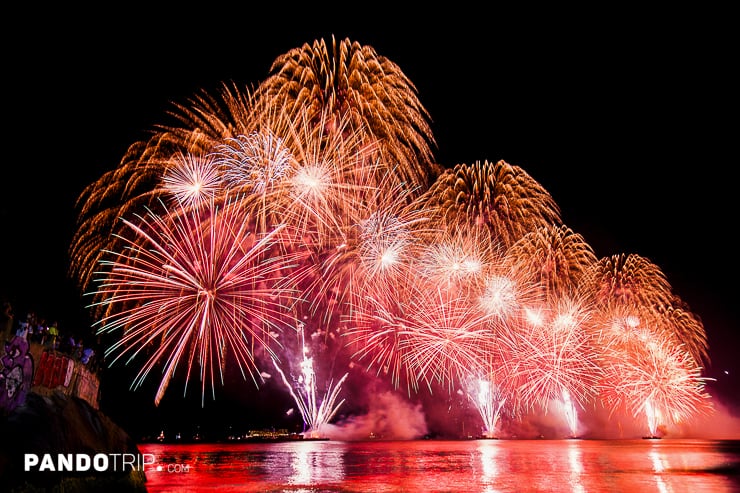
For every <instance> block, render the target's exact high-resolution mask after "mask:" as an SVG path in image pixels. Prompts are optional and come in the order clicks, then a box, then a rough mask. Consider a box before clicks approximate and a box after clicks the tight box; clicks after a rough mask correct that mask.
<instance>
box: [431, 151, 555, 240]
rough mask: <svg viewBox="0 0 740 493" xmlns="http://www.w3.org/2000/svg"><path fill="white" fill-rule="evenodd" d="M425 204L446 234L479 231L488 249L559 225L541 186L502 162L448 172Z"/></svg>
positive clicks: (438, 182)
mask: <svg viewBox="0 0 740 493" xmlns="http://www.w3.org/2000/svg"><path fill="white" fill-rule="evenodd" d="M425 200H426V203H425V207H427V208H429V209H430V210H435V211H437V213H438V214H439V215H440V220H441V221H442V224H444V225H446V227H447V228H449V229H452V230H453V231H454V230H456V229H458V228H460V227H473V228H483V229H484V230H487V231H488V233H489V235H490V240H489V241H490V242H491V243H493V244H499V245H501V246H502V247H504V248H508V247H509V246H510V245H512V244H513V243H514V242H516V241H517V240H518V239H519V238H521V237H522V236H524V235H525V234H526V233H528V232H530V231H534V230H536V229H537V228H539V227H543V226H549V225H550V224H560V222H561V221H560V209H559V208H558V206H557V204H556V203H555V201H554V200H553V198H552V196H550V194H549V193H548V192H547V191H546V190H545V189H544V188H543V187H542V185H540V184H539V183H537V181H535V180H534V179H533V178H532V177H531V176H529V175H528V174H527V173H526V172H525V171H524V170H522V169H521V168H520V167H518V166H512V165H510V164H509V163H507V162H505V161H498V162H496V163H490V162H488V161H484V162H480V161H476V162H475V163H474V164H472V165H469V164H458V165H456V166H455V167H454V168H453V169H447V170H446V171H445V172H444V173H443V174H441V175H440V176H439V177H438V178H437V180H436V181H435V182H434V183H433V184H432V186H431V187H430V188H429V190H428V191H427V192H426V194H425Z"/></svg>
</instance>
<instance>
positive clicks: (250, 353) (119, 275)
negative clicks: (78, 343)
mask: <svg viewBox="0 0 740 493" xmlns="http://www.w3.org/2000/svg"><path fill="white" fill-rule="evenodd" d="M123 222H124V224H125V225H126V226H127V227H128V230H129V232H130V233H131V234H130V236H127V237H125V238H122V239H123V241H124V242H125V244H126V245H127V248H125V249H124V250H123V251H122V252H120V253H118V254H113V253H112V252H108V257H109V259H108V260H104V261H103V262H102V265H103V267H104V272H103V273H102V277H101V278H100V280H99V286H98V288H97V291H96V292H95V293H93V294H94V295H95V296H96V297H98V298H100V299H101V300H102V301H101V302H100V304H101V305H102V307H103V308H104V311H105V313H106V316H105V317H103V318H102V319H101V320H100V321H99V322H98V325H99V328H98V333H118V332H120V333H121V336H120V339H119V340H118V341H117V342H115V343H113V344H112V345H111V346H110V347H109V348H108V349H107V351H106V354H107V355H109V356H114V358H113V359H112V361H111V364H114V363H115V362H116V361H119V360H122V359H125V360H126V361H127V362H130V361H132V360H134V359H136V358H137V357H140V356H143V357H145V358H146V359H145V361H144V363H143V365H142V366H141V369H140V370H139V372H138V374H137V376H136V378H135V379H134V382H133V384H132V385H133V386H134V387H138V386H140V385H141V384H142V383H143V381H144V379H145V378H146V377H147V375H149V373H150V371H151V370H152V369H154V368H155V367H156V366H159V365H163V366H164V369H163V377H162V380H161V382H160V385H159V389H158V390H157V394H156V397H155V403H157V404H158V403H159V402H160V400H161V399H162V396H163V395H164V393H165V390H166V389H167V386H168V385H169V382H170V380H171V379H172V378H173V376H174V375H175V372H176V370H177V369H178V366H179V365H180V364H184V365H185V372H186V374H185V389H186V390H187V383H188V381H189V380H190V378H191V375H192V374H193V367H194V366H195V365H196V364H197V365H198V366H199V377H200V380H201V392H202V396H203V397H204V395H205V386H206V383H207V382H208V383H210V386H211V388H212V389H213V388H214V384H215V381H216V379H217V376H218V379H219V380H221V383H223V367H224V361H225V358H226V357H227V356H228V355H230V356H232V357H233V359H234V360H235V361H236V362H237V364H238V366H239V369H240V371H241V372H242V374H243V375H246V373H248V374H249V375H250V376H251V377H252V379H253V380H254V381H255V383H256V380H255V375H257V374H258V372H257V371H256V370H257V368H256V362H255V349H263V350H265V351H266V352H268V353H269V354H272V350H271V345H273V344H275V338H274V335H273V334H274V333H275V332H279V331H281V330H282V329H283V327H284V320H285V319H286V318H287V317H286V313H287V312H288V309H289V307H290V304H291V303H292V302H293V298H294V295H295V292H294V291H293V290H292V289H291V287H290V285H291V284H290V282H289V279H290V271H291V268H292V265H293V263H294V261H295V259H294V258H293V257H292V256H287V255H281V254H280V253H279V252H278V249H276V248H275V245H276V243H279V242H280V239H279V236H280V235H281V233H282V228H280V227H279V228H276V229H274V230H273V231H271V232H270V233H268V234H264V235H255V234H254V233H253V232H252V231H250V230H248V229H247V225H248V224H249V221H248V220H247V218H246V217H244V213H243V210H242V209H241V208H239V207H236V206H234V204H231V203H227V204H224V205H222V206H216V205H214V204H213V203H211V205H210V207H208V208H205V209H201V210H200V211H198V210H191V211H190V212H184V211H181V210H177V211H174V212H169V211H167V210H166V209H165V211H164V213H163V214H157V213H155V212H154V211H152V210H149V212H148V213H147V214H146V215H145V216H141V217H137V218H135V219H134V220H124V221H123Z"/></svg>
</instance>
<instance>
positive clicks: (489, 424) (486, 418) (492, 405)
mask: <svg viewBox="0 0 740 493" xmlns="http://www.w3.org/2000/svg"><path fill="white" fill-rule="evenodd" d="M468 397H469V398H470V400H471V401H472V402H473V405H474V406H475V408H476V409H477V410H478V414H480V417H481V420H482V421H483V433H482V436H483V437H484V438H495V437H496V433H497V431H498V430H497V429H498V422H499V420H500V419H501V410H502V408H503V407H504V404H505V403H506V397H504V396H503V395H502V394H501V392H500V390H499V388H498V386H496V384H495V383H493V382H491V381H490V380H486V379H484V378H476V379H473V381H472V382H471V383H470V384H469V391H468Z"/></svg>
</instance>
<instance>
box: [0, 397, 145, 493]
mask: <svg viewBox="0 0 740 493" xmlns="http://www.w3.org/2000/svg"><path fill="white" fill-rule="evenodd" d="M0 420H1V421H0V491H5V492H21V491H23V492H28V491H64V492H71V491H79V492H88V491H89V492H93V491H105V492H106V493H114V492H145V491H146V488H145V481H146V476H145V475H144V471H143V467H141V463H140V462H139V459H140V457H141V454H140V452H139V449H138V447H137V446H136V442H135V441H134V440H132V439H131V437H129V436H128V434H127V433H126V432H125V431H124V430H122V429H121V428H120V427H118V426H117V425H116V424H115V423H114V422H113V421H111V420H110V418H108V417H107V416H105V415H104V414H103V413H101V412H100V411H98V410H97V409H95V408H94V407H92V406H91V405H90V404H89V403H88V402H86V401H85V400H83V399H81V398H79V397H75V396H68V395H65V394H64V393H63V392H60V391H56V392H53V393H51V394H50V395H41V394H39V393H36V392H33V391H32V392H29V393H28V394H27V395H26V398H25V402H24V403H23V404H21V405H19V406H18V407H16V408H15V409H14V410H13V411H12V412H11V413H9V414H8V415H7V416H4V417H1V418H0ZM124 454H125V455H124ZM60 455H63V456H64V457H63V458H62V459H66V460H70V461H72V462H73V463H74V464H73V465H72V466H71V467H69V466H67V464H66V463H60ZM123 457H127V458H128V459H129V460H128V462H129V465H128V467H126V465H125V464H124V463H123V460H122V458H123ZM87 458H94V459H99V460H97V461H96V462H92V463H91V461H90V460H87ZM132 460H133V465H131V463H132Z"/></svg>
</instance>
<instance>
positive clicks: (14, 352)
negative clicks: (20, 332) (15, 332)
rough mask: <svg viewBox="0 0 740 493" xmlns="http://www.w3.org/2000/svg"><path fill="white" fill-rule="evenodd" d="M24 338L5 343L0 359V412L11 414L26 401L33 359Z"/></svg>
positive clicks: (31, 376) (31, 377)
mask: <svg viewBox="0 0 740 493" xmlns="http://www.w3.org/2000/svg"><path fill="white" fill-rule="evenodd" d="M28 351H29V343H28V341H27V340H26V339H25V338H24V337H18V336H16V337H13V338H12V339H11V340H10V341H9V342H6V343H5V354H3V356H2V357H1V358H0V412H2V413H3V414H9V413H11V412H12V411H13V410H14V409H15V408H16V407H18V406H19V405H20V404H23V402H25V400H26V393H27V392H28V390H29V389H30V388H31V380H32V379H33V358H31V355H30V354H29V352H28Z"/></svg>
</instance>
